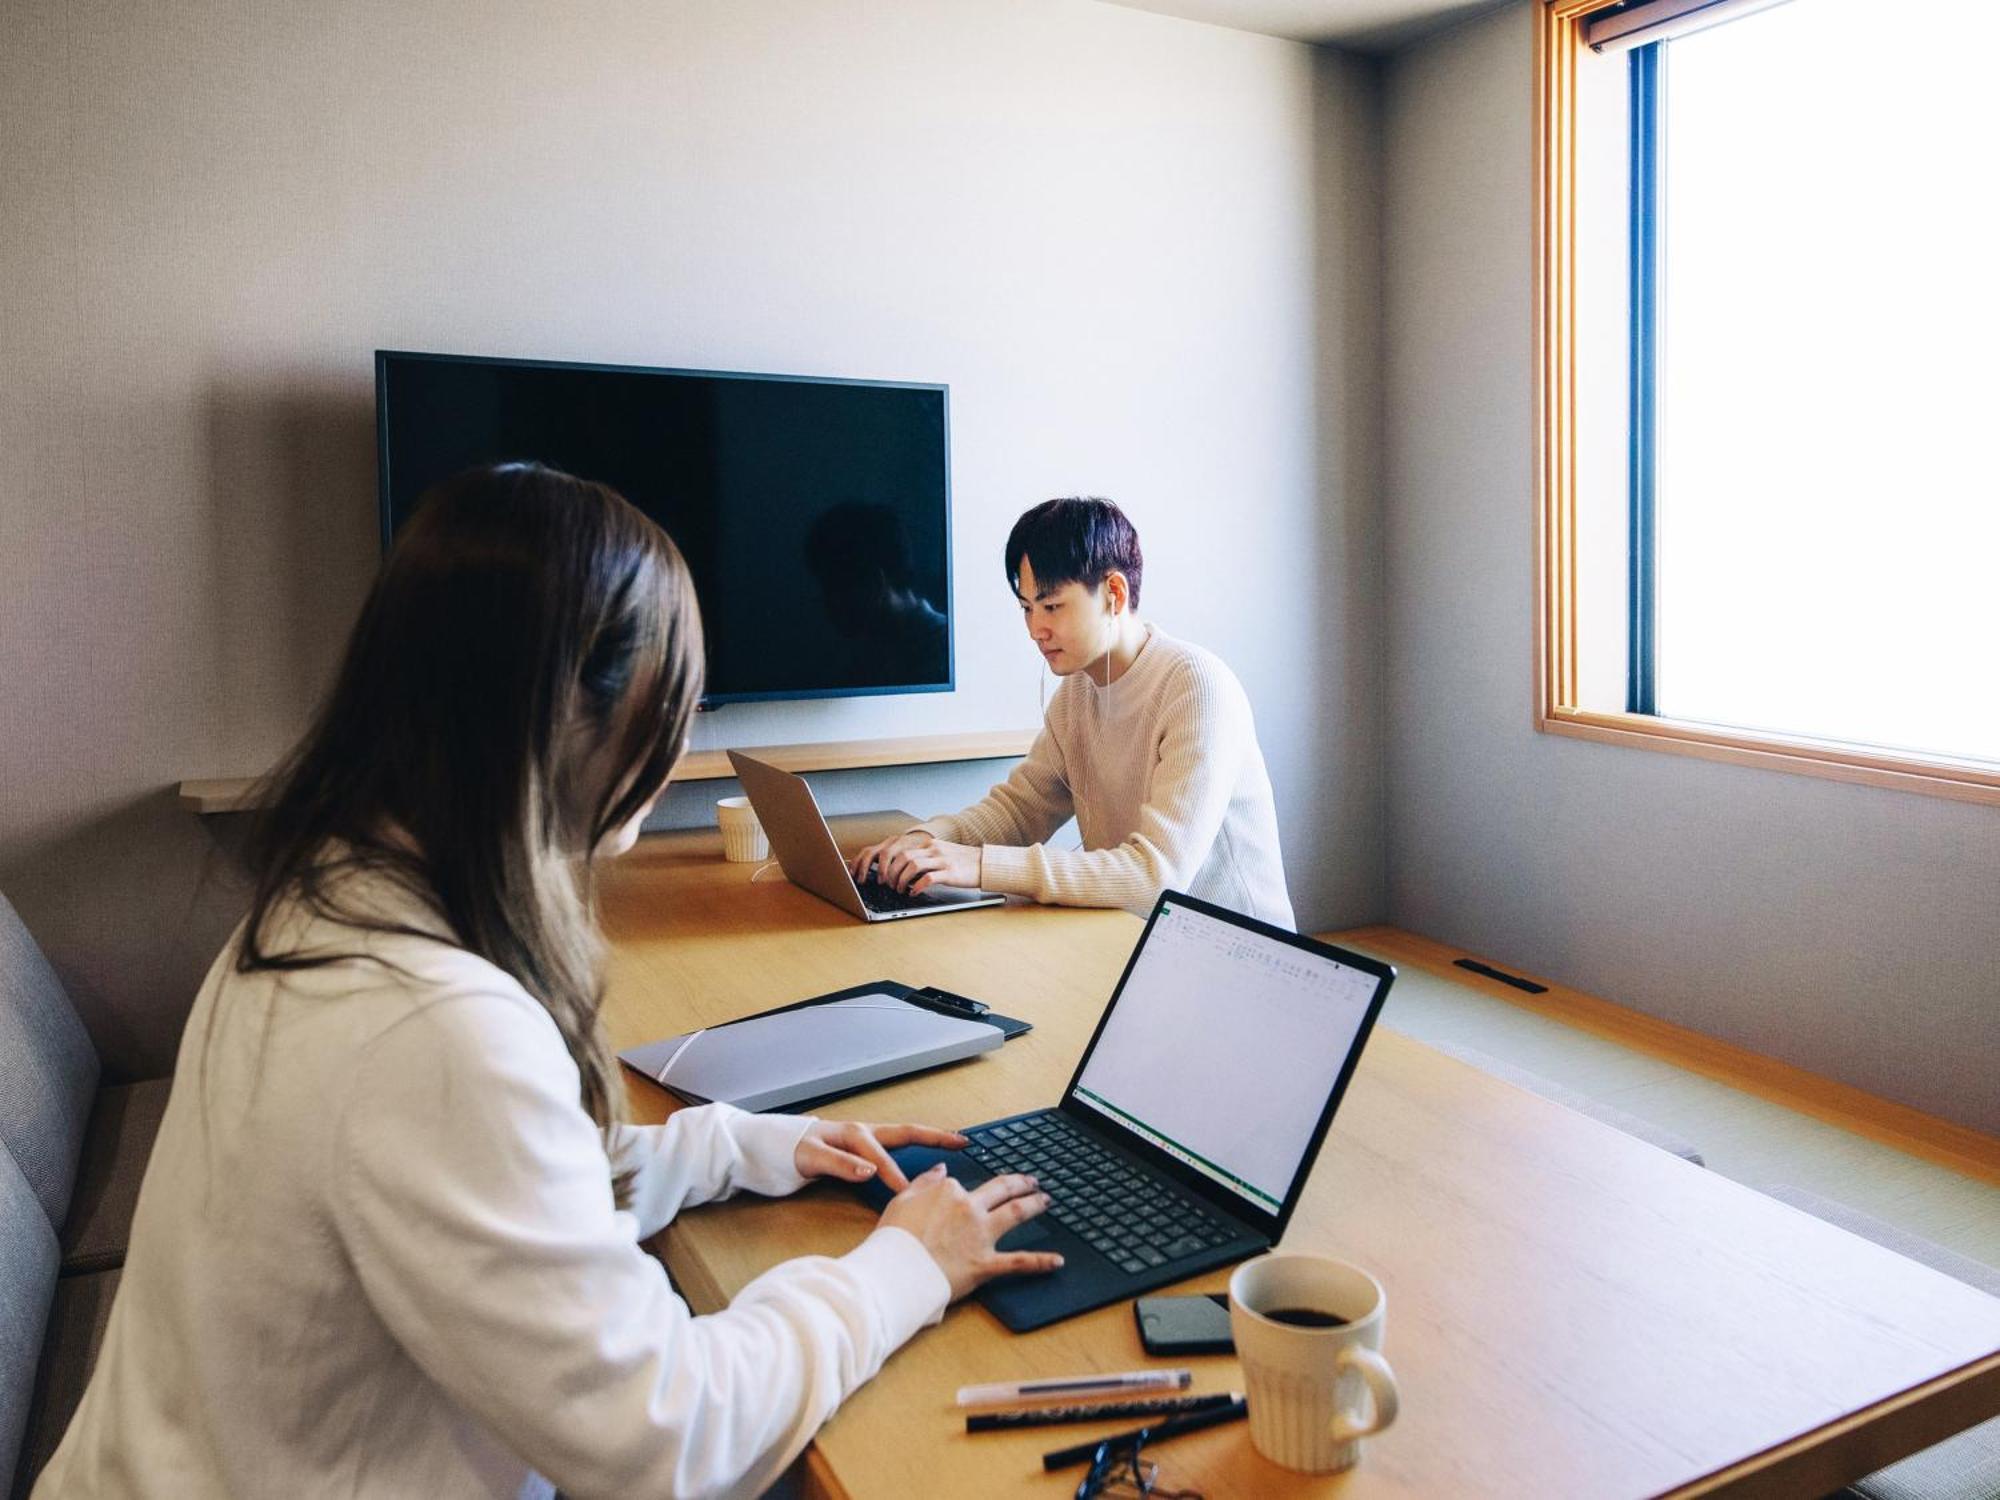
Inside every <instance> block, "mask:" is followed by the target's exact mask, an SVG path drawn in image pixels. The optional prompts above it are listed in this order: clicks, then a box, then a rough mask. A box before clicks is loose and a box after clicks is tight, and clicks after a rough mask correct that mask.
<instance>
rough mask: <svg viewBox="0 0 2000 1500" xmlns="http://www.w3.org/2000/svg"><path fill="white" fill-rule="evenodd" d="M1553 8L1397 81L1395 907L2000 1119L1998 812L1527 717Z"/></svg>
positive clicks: (1787, 1053)
mask: <svg viewBox="0 0 2000 1500" xmlns="http://www.w3.org/2000/svg"><path fill="white" fill-rule="evenodd" d="M1531 19H1532V11H1531V9H1530V7H1529V5H1528V4H1526V3H1522V4H1518V5H1516V6H1514V7H1512V8H1510V9H1508V10H1506V11H1502V12H1500V13H1498V14H1496V15H1493V16H1491V17H1487V18H1484V19H1482V20H1479V21H1475V22H1473V23H1470V24H1468V25H1466V26H1464V27H1462V28H1460V29H1459V30H1457V31H1454V32H1452V33H1450V34H1449V35H1446V36H1443V37H1440V38H1438V39H1436V40H1434V41H1430V42H1426V43H1424V44H1423V45H1421V46H1419V47H1417V48H1415V49H1414V50H1412V51H1411V52H1409V53H1406V54H1403V55H1402V56H1400V57H1398V58H1397V59H1396V60H1395V62H1394V63H1393V64H1392V66H1391V67H1390V70H1389V72H1388V75H1387V80H1386V107H1385V124H1384V129H1385V132H1386V139H1387V152H1386V157H1385V165H1384V176H1385V181H1386V183H1387V194H1386V199H1385V213H1384V223H1385V264H1386V266H1387V275H1386V278H1385V293H1386V298H1387V330H1386V333H1385V346H1386V348H1387V350H1388V360H1387V362H1386V365H1385V373H1386V378H1387V384H1388V409H1389V413H1390V416H1389V422H1388V428H1387V432H1388V441H1387V445H1386V454H1387V465H1388V495H1389V500H1388V518H1387V529H1386V535H1387V564H1388V598H1389V600H1390V605H1389V609H1388V625H1389V657H1390V687H1389V691H1388V704H1389V746H1388V763H1389V766H1390V785H1389V799H1388V808H1389V848H1390V903H1391V905H1390V910H1391V917H1392V919H1393V920H1394V921H1395V922H1397V923H1398V924H1400V925H1402V926H1405V927H1409V928H1412V929H1414V930H1416V931H1418V932H1422V933H1426V934H1428V935H1430V936H1433V937H1437V938H1441V939H1443V940H1446V941H1449V942H1454V943H1460V944H1464V945H1465V946H1466V947H1468V948H1470V949H1473V950H1475V951H1480V952H1484V953H1486V954H1487V955H1488V956H1490V957H1492V958H1493V959H1495V960H1497V961H1499V962H1501V963H1513V964H1518V965H1520V966H1521V967H1523V968H1526V969H1530V970H1535V971H1538V972H1540V973H1544V974H1548V975H1551V976H1553V977H1555V978H1557V979H1560V980H1563V981H1565V982H1567V983H1569V984H1573V985H1576V986H1578V987H1580V988H1582V989H1585V990H1590V991H1594V992H1595V993H1598V994H1601V995H1604V996H1607V997H1609V998H1612V999H1616V1000H1620V1001H1623V1002H1625V1003H1627V1004H1630V1005H1635V1006H1638V1007H1639V1008H1641V1009H1643V1010H1646V1011H1650V1012H1651V1013H1653V1014H1655V1015H1659V1016H1664V1017H1666V1018H1667V1019H1668V1020H1672V1021H1677V1022H1679V1023H1681V1024H1682V1025H1686V1026H1692V1027H1695V1028H1696V1029H1698V1030H1701V1031H1705V1032H1708V1033H1710V1034H1712V1035H1715V1036H1719V1037H1723V1038H1726V1039H1728V1040H1730V1041H1733V1042H1737V1043H1739V1044H1741V1045H1743V1046H1746V1047H1749V1048H1752V1049H1754V1050H1755V1051H1758V1052H1763V1053H1768V1054H1769V1055H1771V1056H1774V1057H1780V1058H1784V1059H1786V1060H1787V1061H1790V1062H1793V1063H1796V1064H1798V1065H1800V1066H1802V1067H1806V1068H1810V1069H1813V1070H1814V1071H1816V1072H1820V1073H1824V1074H1827V1075H1829V1076H1831V1077H1834V1078H1838V1079H1842V1080H1844V1081H1846V1082H1848V1083H1851V1084H1855V1085H1857V1086H1859V1087H1861V1088H1864V1089H1868V1090H1870V1091H1871V1092H1874V1093H1877V1094H1881V1095H1883V1096H1886V1097H1888V1098H1891V1099H1898V1100H1901V1101H1903V1102H1904V1103H1907V1104H1911V1105H1914V1106H1916V1107H1917V1108H1920V1109H1925V1110H1929V1111H1932V1112H1934V1113H1936V1114H1940V1115H1943V1116H1946V1117H1947V1118H1951V1119H1956V1120H1960V1121H1963V1122H1964V1123H1966V1124H1969V1125H1974V1126H1978V1127H1981V1128H1983V1129H1986V1130H2000V1087H1996V1086H1995V1083H1994V1060H1995V1058H1996V1057H2000V945H1996V941H1995V938H1996V934H2000V816H1996V811H1995V809H1993V808H1991V807H1977V806H1970V805H1967V804H1965V803H1959V802H1948V801H1943V800H1940V799H1937V798H1931V797H1920V796H1915V795H1912V794H1910V793H1905V792H1891V791H1883V790H1879V789H1876V788H1873V787H1861V786H1848V785H1844V784H1841V783H1838V782H1832V781H1822V780H1816V779H1813V778H1809V777H1802V776H1792V775H1785V774H1782V773H1778V772H1772V771H1763V770H1757V769H1752V768H1749V767H1743V766H1729V765H1716V764H1711V763H1709V762H1706V761H1697V760H1689V759H1684V758H1681V757H1676V756H1668V755H1660V754H1653V753H1648V752H1644V751H1636V750H1626V749H1622V748H1617V747H1613V746H1608V745H1596V744H1590V743H1586V742H1584V741H1581V740H1573V739H1562V738H1558V737H1555V736H1552V735H1541V734H1537V733H1536V732H1535V731H1534V729H1533V727H1532V716H1531V708H1532V705H1531V700H1530V691H1531V685H1532V679H1531V673H1530V663H1531V660H1532V655H1531V653H1532V650H1533V646H1532V637H1531V629H1532V613H1531V611H1532V606H1533V592H1532V590H1533V581H1532V567H1533V557H1534V536H1533V530H1532V527H1533V517H1534V508H1533V497H1534V490H1533V450H1532V440H1533V432H1534V428H1533V400H1532V397H1533V388H1532V383H1531V382H1532V377H1533V364H1532V361H1533V334H1534V323H1533V305H1532V288H1533V280H1532V276H1533V269H1532V259H1531V256H1532V252H1533V246H1532V211H1533V194H1532V179H1531V176H1530V173H1531V151H1532V138H1531V120H1532V114H1531V108H1532V104H1533V94H1532V83H1531V62H1532V37H1533V34H1532V30H1531V26H1530V22H1531ZM1628 1102H1630V1103H1631V1107H1632V1108H1634V1109H1635V1110H1638V1111H1639V1112H1640V1113H1642V1114H1643V1113H1644V1107H1643V1101H1640V1100H1637V1099H1634V1100H1632V1101H1628Z"/></svg>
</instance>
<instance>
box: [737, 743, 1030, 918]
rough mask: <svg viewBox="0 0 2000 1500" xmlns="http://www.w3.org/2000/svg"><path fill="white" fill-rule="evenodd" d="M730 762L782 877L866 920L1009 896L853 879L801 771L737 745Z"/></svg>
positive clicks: (993, 903) (961, 908)
mask: <svg viewBox="0 0 2000 1500" xmlns="http://www.w3.org/2000/svg"><path fill="white" fill-rule="evenodd" d="M729 764H730V765H731V766H733V767H735V769H736V779H737V780H739V781H741V782H742V783H743V791H744V793H745V795H747V796H748V797H749V798H750V805H751V806H752V807H754V808H756V809H757V821H758V822H760V823H762V824H763V825H764V832H765V834H766V835H767V836H768V837H769V838H770V840H771V848H772V849H774V850H775V851H776V852H777V855H778V863H779V864H780V865H781V866H783V868H784V871H785V879H787V880H789V881H791V883H792V884H793V885H795V886H798V887H799V888H800V889H801V890H807V891H811V892H812V893H813V894H814V895H815V896H817V897H819V898H820V899H821V900H822V901H830V902H832V903H833V904H834V905H835V906H837V907H839V908H840V909H841V910H842V911H845V912H852V913H853V914H854V915H855V916H857V917H859V918H861V920H862V921H864V922H894V921H896V920H897V919H898V918H901V917H931V916H936V915H937V914H938V913H939V912H946V911H967V910H970V909H971V908H972V907H975V906H998V905H1000V904H1001V903H1003V902H1004V901H1006V899H1007V898H1006V897H1005V896H998V895H995V894H994V893H993V892H991V891H967V890H960V889H958V888H957V887H955V886H933V887H931V889H929V890H927V891H925V892H924V893H923V894H922V895H919V896H911V895H906V894H904V893H903V892H902V891H899V890H896V889H895V888H893V887H891V886H887V885H883V884H880V883H879V882H877V881H873V880H870V881H866V882H864V883H862V884H859V885H857V884H856V883H855V880H854V875H853V873H852V872H851V871H850V870H849V869H848V868H847V861H846V860H845V859H844V858H842V856H841V853H840V845H838V844H836V843H835V842H834V841H833V830H832V829H831V828H828V827H827V826H826V819H825V818H824V817H823V816H821V814H820V810H819V803H818V802H817V801H816V800H815V799H814V797H813V794H812V788H811V787H809V786H807V785H806V780H805V778H804V777H803V776H794V775H793V774H792V773H791V772H790V771H780V770H779V769H778V768H777V767H776V766H770V765H766V764H765V763H764V762H763V761H761V760H753V759H752V758H751V757H749V756H747V755H745V754H743V753H742V752H741V751H740V750H731V751H730V752H729Z"/></svg>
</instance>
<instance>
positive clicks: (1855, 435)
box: [1538, 0, 2000, 801]
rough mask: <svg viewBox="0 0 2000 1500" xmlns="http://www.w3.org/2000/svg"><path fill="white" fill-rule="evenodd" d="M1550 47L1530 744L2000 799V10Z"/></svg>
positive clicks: (1827, 5) (1742, 13)
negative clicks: (1656, 754)
mask: <svg viewBox="0 0 2000 1500" xmlns="http://www.w3.org/2000/svg"><path fill="white" fill-rule="evenodd" d="M1913 14H1914V15H1916V16H1920V17H1921V19H1922V23H1923V24H1922V35H1921V37H1920V38H1919V37H1913V36H1912V35H1911V34H1910V30H1911V28H1910V22H1911V20H1912V18H1913ZM1718 17H1721V18H1722V19H1727V20H1728V24H1726V25H1720V24H1713V23H1714V22H1715V21H1716V20H1717V18H1718ZM1703 23H1709V24H1707V25H1706V26H1705V29H1704V28H1703ZM1898 27H1900V31H1899V32H1898V34H1896V35H1893V36H1892V35H1889V34H1888V33H1890V32H1891V31H1892V29H1895V28H1898ZM1592 40H1597V41H1599V42H1600V43H1605V44H1606V45H1605V48H1604V50H1603V51H1599V50H1597V49H1595V48H1593V47H1592V46H1591V45H1590V43H1591V41H1592ZM1540 41H1541V47H1540V52H1539V60H1540V67H1539V70H1538V71H1539V75H1540V93H1541V98H1542V111H1541V115H1540V118H1539V121H1538V126H1539V130H1538V145H1539V156H1540V158H1541V160H1540V167H1541V171H1540V173H1539V174H1538V175H1539V180H1540V183H1541V188H1542V202H1541V205H1540V207H1541V212H1540V215H1539V224H1540V231H1541V235H1540V237H1541V261H1542V282H1541V288H1540V291H1541V319H1540V329H1539V332H1540V339H1539V342H1540V345H1541V349H1540V358H1541V365H1542V369H1541V377H1542V378H1541V383H1540V396H1541V407H1542V423H1541V436H1542V450H1543V451H1542V465H1541V470H1542V472H1541V496H1540V500H1541V524H1542V544H1543V550H1542V563H1543V568H1542V573H1543V584H1544V595H1543V601H1542V602H1543V608H1542V612H1541V614H1542V620H1541V624H1542V634H1543V640H1542V642H1541V651H1540V654H1539V664H1540V668H1541V675H1542V694H1541V699H1540V701H1541V709H1542V712H1541V722H1542V725H1543V727H1544V728H1548V729H1551V730H1554V731H1556V732H1566V733H1583V734H1586V735H1587V736H1589V737H1593V738H1605V739H1616V740H1618V741H1619V742H1621V743H1627V744H1645V745H1649V746H1651V747H1654V748H1668V749H1677V750H1681V751H1684V752H1687V753H1695V754H1706V755H1711V756H1715V757H1717V758H1727V759H1735V760H1745V759H1747V760H1753V761H1760V762H1763V763H1767V764H1775V765H1781V766H1784V767H1785V768H1787V769H1792V770H1809V771H1816V772H1819V773H1822V774H1832V775H1839V776H1843V777H1845V778H1847V779H1855V780H1871V781H1884V782H1888V783H1890V784H1895V785H1900V786H1910V787H1914V788H1917V789H1923V790H1933V791H1943V792H1945V793H1946V794H1948V795H1955V796H1969V797H1976V798H1979V799H1981V800H1995V801H2000V672H1996V670H1995V666H1994V662H1995V658H1996V655H2000V587H1996V582H1995V579H1994V576H1993V575H1994V574H1995V572H1996V570H1997V569H2000V456H1996V455H1993V454H1991V453H1990V452H1989V451H1988V450H1989V449H1990V448H1991V447H1992V444H1991V441H1990V438H1989V434H1990V433H1992V432H1995V431H2000V239H1996V237H1995V232H1994V231H1993V230H1992V229H1991V228H1989V227H1988V224H1987V221H1988V220H1989V219H1991V218H1992V217H1994V214H1993V210H1992V205H1991V199H1992V198H1993V196H1994V190H1993V186H1992V183H1993V181H1994V179H1995V176H1996V166H1995V162H1996V155H2000V153H1996V150H1995V148H1996V146H2000V130H1996V127H1995V125H1994V123H1993V121H1992V117H1991V115H1990V112H1989V110H1988V106H1987V104H1986V97H1985V96H1986V92H1987V90H1988V89H1990V84H1987V83H1985V81H1984V80H1983V78H1982V74H1983V73H1984V72H1985V71H1987V68H1986V63H1985V59H1986V57H1987V56H1988V55H1989V53H1988V48H1987V47H1986V46H1984V45H1982V43H1989V42H1994V41H2000V7H1992V6H1989V5H1987V4H1984V3H1974V0H1929V3H1926V4H1925V5H1923V6H1922V7H1920V8H1916V9H1915V10H1914V12H1911V11H1904V10H1902V9H1901V8H1895V14H1894V15H1893V16H1892V14H1891V9H1890V8H1887V7H1884V6H1882V5H1880V4H1879V3H1871V0H1791V3H1789V4H1773V3H1772V0H1762V3H1757V0H1748V3H1746V0H1720V3H1710V4H1706V5H1703V4H1700V3H1691V0H1650V3H1647V4H1637V5H1635V4H1626V5H1607V4H1603V3H1591V0H1550V3H1548V4H1546V6H1545V9H1544V14H1543V18H1542V34H1541V39H1540ZM1635 44H1636V45H1635ZM1613 146H1616V147H1620V148H1622V149H1618V150H1613V149H1611V147H1613ZM1621 256H1622V258H1623V259H1624V262H1625V265H1624V267H1623V269H1624V271H1625V275H1624V276H1623V277H1619V276H1618V275H1616V274H1615V273H1616V271H1617V269H1618V267H1616V266H1614V265H1613V264H1612V262H1613V261H1614V260H1615V259H1617V258H1618V257H1621ZM1621 365H1622V368H1620V367H1621ZM1607 384H1616V385H1617V386H1618V387H1620V390H1621V393H1622V394H1623V395H1624V396H1625V400H1624V401H1623V402H1622V403H1621V402H1612V401H1609V400H1607V399H1605V398H1604V396H1603V388H1604V387H1605V386H1606V385H1607ZM1608 428H1617V429H1619V430H1618V431H1616V432H1612V433H1609V434H1608V435H1607V432H1606V430H1605V429H1608ZM1614 455H1615V456H1617V457H1619V458H1622V460H1623V462H1621V463H1614V462H1612V457H1613V456H1614ZM1619 564H1622V566H1619Z"/></svg>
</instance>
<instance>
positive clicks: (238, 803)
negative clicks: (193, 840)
mask: <svg viewBox="0 0 2000 1500" xmlns="http://www.w3.org/2000/svg"><path fill="white" fill-rule="evenodd" d="M1035 734H1036V731H1035V730H1032V729H994V730H982V731H979V732H977V733H973V734H912V735H902V736H900V737H898V738H894V739H883V740H826V741H823V742H820V743H817V744H808V745H744V746H741V747H739V748H741V749H742V751H743V752H744V754H746V755H754V756H756V757H757V759H759V760H761V761H764V762H766V763H768V764H770V765H774V766H777V767H779V768H780V769H781V770H786V771H796V772H800V773H803V772H806V771H859V770H866V769H868V768H870V767H875V766H927V765H938V764H941V763H943V762H947V761H961V760H1006V759H1010V758H1012V757H1013V756H1017V755H1026V754H1027V753H1028V747H1029V746H1030V745H1032V744H1034V742H1035ZM735 774H736V773H735V772H734V771H732V770H730V768H729V756H728V754H727V752H725V751H722V750H697V751H695V752H694V753H692V754H690V755H685V756H683V757H681V762H680V764H679V765H677V766H675V767H674V780H675V781H726V780H728V779H729V778H730V777H731V776H734V775H735ZM261 785H262V783H261V782H260V780H259V779H258V778H257V777H254V776H235V777H224V778H218V779H213V780H207V781H183V782H182V783H180V786H179V788H178V791H179V795H180V804H181V806H182V807H183V808H184V809H186V810H187V811H188V812H192V813H203V814H207V813H235V812H252V811H254V810H255V809H256V808H257V807H258V805H259V799H258V792H259V790H260V788H261Z"/></svg>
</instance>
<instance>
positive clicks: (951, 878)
mask: <svg viewBox="0 0 2000 1500" xmlns="http://www.w3.org/2000/svg"><path fill="white" fill-rule="evenodd" d="M923 838H924V842H923V843H921V844H914V845H911V846H910V847H908V848H904V849H899V850H897V851H896V852H895V853H893V854H891V855H890V856H889V857H888V858H887V859H886V860H884V861H883V862H882V864H881V866H880V868H879V870H878V878H879V879H880V880H881V881H882V883H883V884H885V885H892V886H894V887H895V888H896V889H897V890H899V891H908V892H910V893H912V894H915V895H921V894H922V893H923V892H925V891H927V890H929V889H930V888H931V887H932V886H934V885H955V886H963V887H965V888H966V889H968V890H970V889H973V888H974V887H976V886H978V884H979V873H980V863H979V850H978V849H977V848H976V847H975V846H973V845H971V844H949V843H946V842H945V841H944V840H943V839H940V838H932V837H931V835H929V834H924V835H923Z"/></svg>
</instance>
